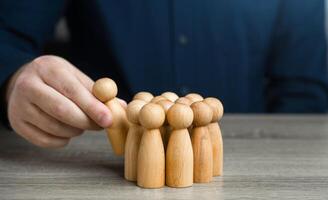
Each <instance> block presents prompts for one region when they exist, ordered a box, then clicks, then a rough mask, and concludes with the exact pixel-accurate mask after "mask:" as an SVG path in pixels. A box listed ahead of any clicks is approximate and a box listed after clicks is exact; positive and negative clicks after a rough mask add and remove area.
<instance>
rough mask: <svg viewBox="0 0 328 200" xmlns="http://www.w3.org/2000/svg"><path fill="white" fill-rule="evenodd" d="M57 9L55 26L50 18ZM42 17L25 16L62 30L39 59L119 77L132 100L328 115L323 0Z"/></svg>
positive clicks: (131, 6)
mask: <svg viewBox="0 0 328 200" xmlns="http://www.w3.org/2000/svg"><path fill="white" fill-rule="evenodd" d="M24 6H26V7H28V5H24ZM24 6H22V5H21V8H23V7H24ZM41 6H42V7H41ZM52 7H53V8H54V9H55V10H56V9H57V10H60V11H58V12H60V14H58V13H56V16H57V15H58V16H59V17H58V20H54V17H52V18H51V20H52V21H50V20H49V21H47V19H48V18H50V17H49V16H50V15H52V12H54V11H53V10H54V9H51V8H52ZM21 8H20V9H21ZM13 10H14V9H13ZM40 10H41V11H42V12H40V13H37V12H33V13H30V14H31V15H32V16H29V15H28V14H26V15H24V16H26V18H29V17H34V20H35V19H38V18H39V17H42V16H44V19H42V20H36V22H34V24H31V25H30V26H38V27H41V28H37V30H39V29H40V30H41V31H43V29H42V26H45V24H47V26H48V27H52V26H51V25H52V24H49V23H53V21H54V22H56V23H54V25H53V27H54V29H53V31H51V34H53V35H52V36H50V35H49V36H47V37H45V38H47V39H46V40H44V41H45V42H44V43H42V44H41V45H40V48H41V52H40V53H39V55H41V54H55V55H58V56H61V57H64V58H66V59H68V60H69V61H70V62H72V63H73V64H74V65H75V66H77V67H78V68H80V69H81V70H82V71H83V72H85V73H86V74H87V75H89V76H90V77H91V78H93V79H94V80H95V79H97V78H100V77H104V76H108V77H112V78H113V79H114V80H115V81H116V82H117V83H118V85H119V96H120V97H121V98H123V99H125V100H127V101H129V100H131V98H132V96H133V95H134V94H135V93H136V92H139V91H143V90H145V91H150V92H152V93H154V94H155V95H159V94H160V93H162V92H165V91H174V92H176V93H177V94H179V95H185V94H187V93H191V92H196V93H200V94H202V95H203V96H215V97H217V98H219V99H221V100H222V102H223V103H224V105H225V108H226V112H230V113H326V112H327V110H328V65H327V63H328V62H327V60H328V59H327V57H328V56H327V55H328V54H327V44H328V43H327V37H328V20H327V18H328V17H327V16H328V14H327V13H328V6H327V2H326V1H324V0H311V1H310V0H288V1H283V0H268V1H260V0H246V1H244V0H234V1H223V0H218V1H211V0H207V1H204V2H188V1H187V2H181V3H178V2H174V1H163V2H157V3H155V2H149V1H142V2H140V3H139V4H137V3H135V2H133V1H126V2H122V3H118V2H115V1H102V0H98V1H92V2H90V1H69V2H66V3H65V6H64V4H63V5H59V3H53V2H52V3H42V5H40ZM56 12H57V11H56ZM8 13H9V12H8ZM8 13H5V14H7V15H5V14H2V15H3V17H2V18H3V19H4V20H3V22H5V21H6V20H8V23H9V20H10V19H9V18H8V19H6V16H8V15H11V14H10V13H9V14H8ZM35 13H37V14H35ZM32 21H33V20H32ZM13 23H14V22H13ZM14 25H15V24H14ZM47 31H48V30H47ZM33 37H34V35H33ZM33 37H31V40H34V39H35V38H33Z"/></svg>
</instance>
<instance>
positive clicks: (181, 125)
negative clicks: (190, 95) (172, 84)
mask: <svg viewBox="0 0 328 200" xmlns="http://www.w3.org/2000/svg"><path fill="white" fill-rule="evenodd" d="M193 117H194V115H193V112H192V110H191V108H190V107H189V106H188V105H185V104H181V103H176V104H174V105H173V106H171V108H170V109H169V110H168V111H167V121H168V123H169V124H170V125H171V126H172V127H173V128H174V129H185V128H188V127H189V126H190V125H191V124H192V121H193Z"/></svg>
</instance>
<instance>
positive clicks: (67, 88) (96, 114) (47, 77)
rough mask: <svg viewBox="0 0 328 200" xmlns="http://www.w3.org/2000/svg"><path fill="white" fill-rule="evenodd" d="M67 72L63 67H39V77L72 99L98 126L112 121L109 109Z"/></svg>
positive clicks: (104, 125)
mask: <svg viewBox="0 0 328 200" xmlns="http://www.w3.org/2000/svg"><path fill="white" fill-rule="evenodd" d="M68 73H69V71H68V70H66V69H65V68H59V69H58V68H54V67H52V68H48V69H43V70H42V69H40V74H41V78H42V80H43V81H44V82H45V83H46V84H47V85H49V86H51V87H52V88H54V89H55V90H57V91H58V92H60V93H61V94H62V95H63V96H65V97H67V98H68V99H70V100H71V101H73V102H74V103H75V104H76V105H77V106H78V107H79V108H81V109H82V110H83V111H84V112H85V113H86V114H87V115H88V116H89V117H90V118H91V119H92V120H93V121H95V122H96V123H97V124H98V125H99V126H101V127H104V128H105V127H109V126H110V125H111V123H112V116H111V113H110V110H109V109H108V108H107V107H106V106H105V105H104V104H103V103H102V102H100V101H99V100H97V99H96V98H95V97H94V96H93V95H92V93H91V92H90V91H89V90H88V89H87V88H86V87H84V85H83V84H81V82H80V81H79V80H78V79H77V78H76V77H75V76H74V75H71V76H67V74H68ZM58 80H60V81H58Z"/></svg>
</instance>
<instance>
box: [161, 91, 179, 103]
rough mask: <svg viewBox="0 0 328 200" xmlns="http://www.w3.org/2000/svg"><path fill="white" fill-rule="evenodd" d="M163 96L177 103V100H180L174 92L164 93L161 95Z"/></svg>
mask: <svg viewBox="0 0 328 200" xmlns="http://www.w3.org/2000/svg"><path fill="white" fill-rule="evenodd" d="M161 96H163V97H165V98H167V99H168V100H170V101H172V102H175V100H177V99H178V98H179V96H178V95H177V94H175V93H174V92H164V93H162V94H161Z"/></svg>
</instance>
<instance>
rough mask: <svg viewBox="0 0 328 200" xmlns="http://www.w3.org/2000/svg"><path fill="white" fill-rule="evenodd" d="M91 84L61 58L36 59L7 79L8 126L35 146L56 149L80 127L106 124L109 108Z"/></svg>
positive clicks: (94, 126) (81, 129) (96, 126)
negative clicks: (97, 96)
mask: <svg viewBox="0 0 328 200" xmlns="http://www.w3.org/2000/svg"><path fill="white" fill-rule="evenodd" d="M93 83H94V82H93V81H92V80H91V79H90V78H89V77H87V76H86V75H85V74H83V73H82V72H81V71H79V70H78V69H77V68H75V67H74V66H73V65H72V64H70V63H69V62H68V61H66V60H64V59H63V58H60V57H56V56H41V57H39V58H36V59H35V60H33V61H32V62H30V63H28V64H26V65H25V66H23V67H22V68H21V69H20V70H18V71H17V72H16V73H15V74H14V75H13V76H12V78H11V79H10V81H9V84H8V87H7V92H6V100H7V102H8V118H9V121H10V124H11V126H12V128H13V129H14V130H15V131H16V132H17V133H18V134H19V135H21V136H22V137H23V138H25V139H26V140H28V141H30V142H31V143H33V144H35V145H37V146H40V147H48V148H56V147H62V146H65V145H66V144H68V142H69V140H70V139H71V138H72V137H75V136H78V135H80V134H82V132H83V130H86V129H90V130H95V129H99V128H100V127H108V126H110V125H111V123H112V116H111V113H110V110H109V109H108V108H107V107H106V106H105V105H104V104H103V103H101V102H100V101H98V100H97V99H96V98H95V97H94V96H93V95H92V93H91V88H92V85H93ZM122 104H123V105H124V104H125V103H122Z"/></svg>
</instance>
